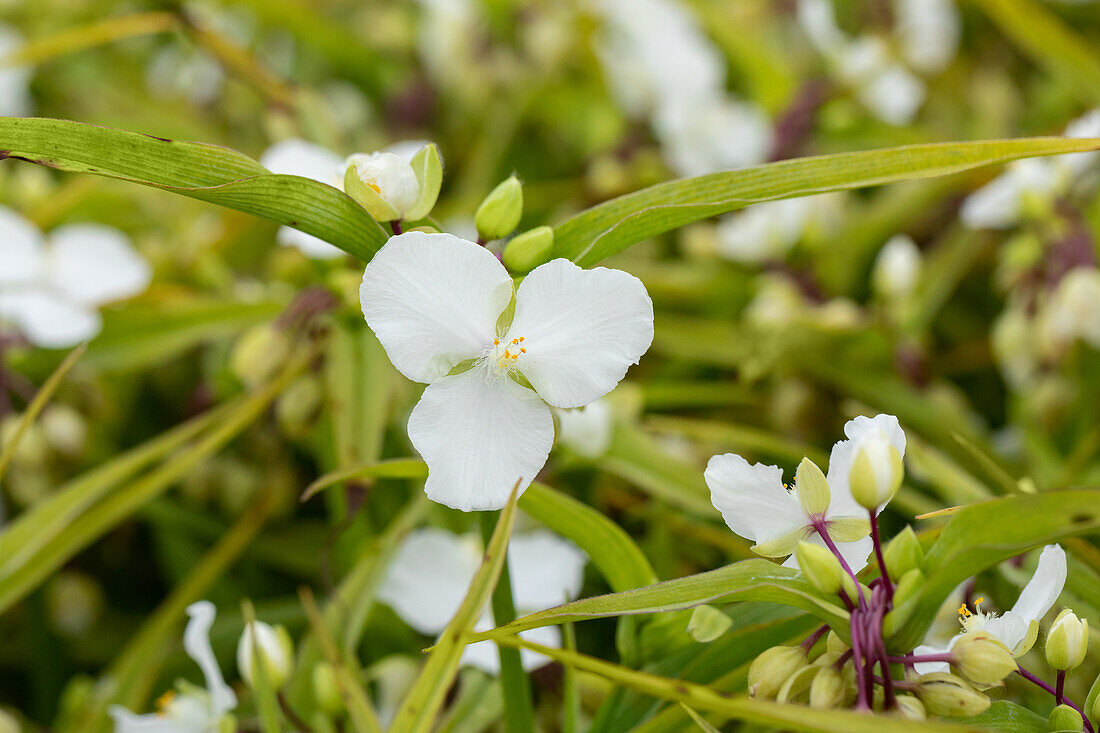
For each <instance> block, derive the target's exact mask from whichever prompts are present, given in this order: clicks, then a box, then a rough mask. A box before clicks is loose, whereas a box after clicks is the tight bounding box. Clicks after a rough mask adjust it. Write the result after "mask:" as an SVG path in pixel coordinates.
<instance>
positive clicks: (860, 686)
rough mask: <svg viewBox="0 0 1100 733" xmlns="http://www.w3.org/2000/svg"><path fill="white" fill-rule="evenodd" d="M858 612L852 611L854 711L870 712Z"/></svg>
mask: <svg viewBox="0 0 1100 733" xmlns="http://www.w3.org/2000/svg"><path fill="white" fill-rule="evenodd" d="M860 616H861V614H860V612H859V610H858V609H857V610H854V611H852V627H851V628H852V664H853V665H854V666H855V669H856V695H857V699H856V710H870V709H871V704H870V702H869V701H868V696H869V692H870V691H869V690H868V689H867V679H866V674H865V672H864V660H863V642H862V640H861V639H860V631H861V629H860V626H859V617H860Z"/></svg>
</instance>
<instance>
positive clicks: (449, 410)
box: [383, 255, 554, 512]
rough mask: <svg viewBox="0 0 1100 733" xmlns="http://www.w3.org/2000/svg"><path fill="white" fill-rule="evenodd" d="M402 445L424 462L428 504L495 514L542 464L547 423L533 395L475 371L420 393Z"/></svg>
mask: <svg viewBox="0 0 1100 733" xmlns="http://www.w3.org/2000/svg"><path fill="white" fill-rule="evenodd" d="M491 256H492V255H490V257H491ZM384 343H385V341H384V340H383V344H384ZM392 353H393V352H392V351H391V352H390V354H391V358H392ZM409 439H410V440H411V441H412V444H413V446H414V447H415V448H416V450H417V451H418V452H419V453H420V455H421V456H423V457H424V462H425V463H427V464H428V480H427V482H426V483H425V484H424V491H425V492H426V493H427V494H428V498H429V499H431V500H433V501H437V502H439V503H440V504H446V505H447V506H449V507H452V508H454V509H460V510H462V511H466V512H468V511H482V510H488V509H501V508H502V507H503V506H504V505H505V503H507V501H508V495H509V494H510V493H511V491H512V487H513V486H515V485H516V482H517V481H518V482H519V491H520V492H521V493H522V492H523V490H524V489H526V488H527V486H529V485H530V483H531V482H532V481H533V480H534V479H535V476H536V475H538V472H539V471H540V470H541V469H542V467H543V465H544V464H545V463H546V458H547V456H548V455H549V454H550V447H551V445H553V442H554V419H553V417H552V416H551V415H550V408H549V407H547V406H546V403H544V402H543V401H542V400H540V399H539V397H538V395H536V394H535V393H534V392H533V391H531V390H530V389H527V388H526V387H521V386H520V385H519V384H516V383H515V382H514V381H512V380H511V379H510V378H508V377H507V376H498V375H493V374H489V373H488V370H487V368H486V367H484V366H481V365H479V366H476V367H474V368H473V369H470V370H469V371H466V372H463V373H461V374H456V375H452V376H448V377H443V378H442V379H440V380H438V381H436V382H433V383H432V384H430V385H429V386H428V388H427V389H425V390H424V395H423V396H422V397H421V398H420V402H418V403H417V405H416V407H415V408H413V411H412V415H410V416H409Z"/></svg>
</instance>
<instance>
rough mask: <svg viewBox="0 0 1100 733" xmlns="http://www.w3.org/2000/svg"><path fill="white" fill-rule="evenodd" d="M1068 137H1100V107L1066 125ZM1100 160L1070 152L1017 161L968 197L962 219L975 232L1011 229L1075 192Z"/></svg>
mask: <svg viewBox="0 0 1100 733" xmlns="http://www.w3.org/2000/svg"><path fill="white" fill-rule="evenodd" d="M1063 136H1064V137H1074V138H1078V137H1080V138H1084V137H1100V108H1097V109H1094V110H1092V111H1090V112H1087V113H1085V114H1084V115H1082V116H1081V117H1078V118H1077V119H1076V120H1074V121H1073V122H1071V123H1069V125H1068V126H1066V131H1065V132H1064V133H1063ZM1098 158H1100V155H1098V154H1097V153H1069V154H1066V155H1055V156H1051V157H1048V158H1025V159H1023V160H1017V161H1013V162H1012V163H1009V164H1008V166H1007V167H1006V168H1005V171H1004V173H1002V174H1001V175H999V176H997V177H996V178H994V179H993V180H992V181H990V182H989V183H987V184H986V185H985V186H983V187H982V188H979V189H978V190H977V191H975V192H974V193H972V194H970V195H969V196H967V197H966V200H965V201H963V205H962V209H961V210H960V212H959V216H960V218H961V219H962V222H963V223H964V224H966V225H967V226H968V227H970V228H971V229H1009V228H1011V227H1013V226H1015V225H1016V224H1018V223H1019V222H1020V221H1021V220H1022V219H1025V218H1026V217H1027V216H1028V214H1029V212H1042V211H1043V210H1045V209H1046V208H1047V207H1049V205H1050V204H1051V202H1052V201H1054V200H1055V199H1056V198H1057V197H1058V196H1061V195H1063V194H1064V193H1066V192H1067V191H1068V190H1069V189H1071V188H1072V187H1073V185H1074V183H1076V182H1077V181H1078V179H1080V178H1081V176H1082V175H1083V174H1084V173H1085V172H1086V171H1088V170H1089V169H1090V168H1091V167H1092V166H1093V164H1094V163H1095V162H1096V161H1097V159H1098Z"/></svg>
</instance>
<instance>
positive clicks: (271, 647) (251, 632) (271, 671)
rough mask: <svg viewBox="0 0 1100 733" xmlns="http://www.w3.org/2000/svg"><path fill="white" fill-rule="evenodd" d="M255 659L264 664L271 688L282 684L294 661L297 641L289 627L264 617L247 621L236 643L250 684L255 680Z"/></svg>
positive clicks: (238, 656)
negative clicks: (272, 622) (259, 619)
mask: <svg viewBox="0 0 1100 733" xmlns="http://www.w3.org/2000/svg"><path fill="white" fill-rule="evenodd" d="M255 659H259V660H260V662H261V663H262V664H263V670H264V677H265V678H266V681H267V685H268V686H269V687H270V688H271V689H278V688H280V687H282V685H283V683H284V682H286V680H287V678H288V677H289V676H290V671H291V668H292V666H293V664H294V642H293V641H291V639H290V634H288V633H287V630H286V629H285V628H283V627H282V626H274V627H273V626H270V625H268V624H265V623H264V622H263V621H253V622H251V623H249V624H247V625H245V627H244V633H243V634H241V640H240V641H239V642H238V643H237V668H238V669H239V670H240V672H241V677H242V678H244V681H245V682H247V683H248V686H249V687H255V684H256V679H255V674H254V673H255V671H256V670H255V668H254V667H253V663H254V660H255Z"/></svg>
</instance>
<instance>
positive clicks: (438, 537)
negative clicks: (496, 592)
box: [378, 527, 481, 636]
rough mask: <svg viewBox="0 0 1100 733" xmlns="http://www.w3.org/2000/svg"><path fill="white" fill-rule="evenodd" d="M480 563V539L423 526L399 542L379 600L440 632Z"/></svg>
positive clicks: (424, 629)
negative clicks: (474, 539) (478, 540)
mask: <svg viewBox="0 0 1100 733" xmlns="http://www.w3.org/2000/svg"><path fill="white" fill-rule="evenodd" d="M480 563H481V550H480V548H479V547H478V545H477V543H476V542H471V541H470V540H469V539H468V538H464V537H459V536H458V535H455V534H453V533H452V532H448V531H447V530H443V529H436V528H434V527H425V528H423V529H418V530H416V531H414V532H412V533H411V534H409V536H408V538H407V539H406V540H405V541H404V542H402V543H401V546H400V547H398V549H397V552H396V553H395V555H394V558H393V561H392V562H390V566H389V568H388V569H387V571H386V577H385V580H384V581H383V582H382V585H381V587H380V588H379V589H378V600H380V601H381V602H382V603H385V604H386V605H387V606H389V607H390V608H392V609H393V610H394V612H395V613H396V614H397V615H398V616H400V617H401V618H402V619H403V620H404V621H405V623H407V624H408V625H409V626H411V627H413V628H414V629H416V630H417V631H419V632H420V633H421V634H425V635H427V636H435V635H436V634H438V633H439V632H441V631H442V630H443V629H444V628H446V626H447V624H448V623H449V622H450V620H451V617H452V616H454V614H455V611H457V610H458V607H459V605H461V603H462V599H463V598H464V597H465V596H466V591H467V589H468V587H469V585H470V581H471V580H473V578H474V574H475V573H476V572H477V568H478V565H479V564H480Z"/></svg>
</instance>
